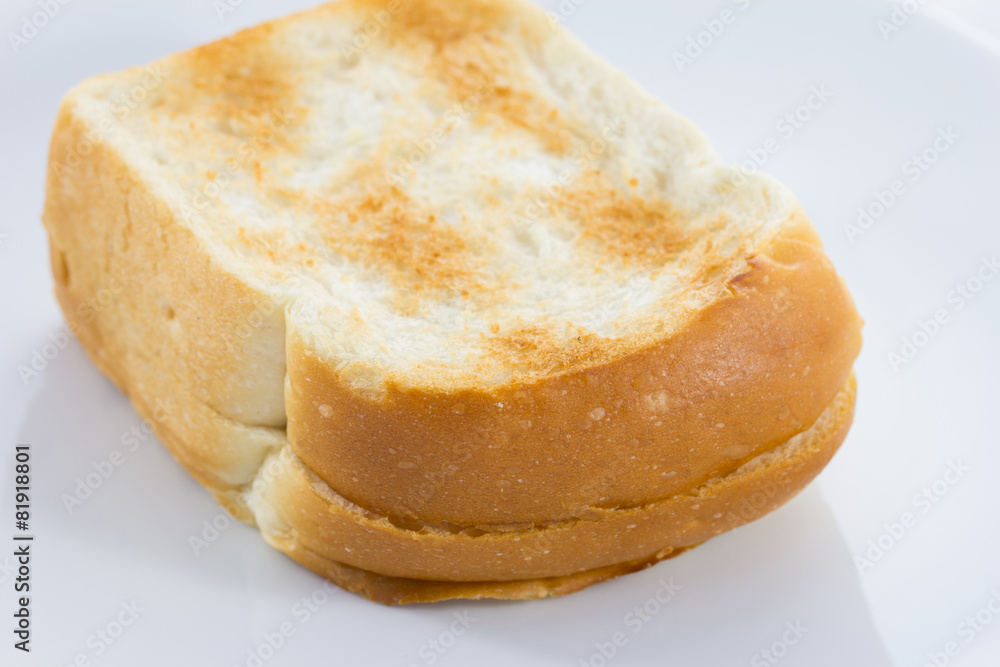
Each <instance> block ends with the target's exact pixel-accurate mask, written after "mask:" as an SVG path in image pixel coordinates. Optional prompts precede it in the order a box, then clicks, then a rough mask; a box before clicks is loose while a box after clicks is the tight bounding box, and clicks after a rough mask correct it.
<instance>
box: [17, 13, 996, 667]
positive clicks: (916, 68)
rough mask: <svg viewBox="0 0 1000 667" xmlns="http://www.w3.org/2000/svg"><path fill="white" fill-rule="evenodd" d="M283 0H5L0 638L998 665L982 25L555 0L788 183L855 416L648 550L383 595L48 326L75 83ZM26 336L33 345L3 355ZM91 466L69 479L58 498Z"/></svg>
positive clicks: (691, 660) (527, 658)
mask: <svg viewBox="0 0 1000 667" xmlns="http://www.w3.org/2000/svg"><path fill="white" fill-rule="evenodd" d="M310 4H313V3H310V2H305V1H295V2H283V3H281V4H280V6H279V4H278V3H276V2H272V3H262V2H257V3H254V2H242V0H218V1H216V2H210V1H209V0H180V1H173V2H165V1H163V2H155V3H154V2H143V3H136V2H126V1H125V0H94V1H92V2H87V3H69V4H66V5H63V4H60V3H59V2H55V0H52V1H50V2H47V3H46V2H41V3H38V2H34V1H29V2H22V1H20V0H18V1H17V2H5V3H4V5H5V6H4V9H3V16H2V19H0V25H2V26H3V27H4V31H5V37H6V39H7V42H8V45H7V46H9V47H10V48H9V49H7V47H3V48H4V49H7V50H6V51H4V52H3V55H2V56H0V76H2V78H0V99H2V100H3V102H2V105H0V137H2V139H0V145H2V146H3V151H4V152H3V157H2V161H0V212H2V216H0V274H2V278H0V280H2V285H3V290H2V292H0V299H2V300H3V308H2V312H3V313H4V314H5V315H4V325H3V327H2V329H0V362H2V363H0V406H2V408H0V498H2V501H0V516H2V517H3V519H2V521H0V525H2V526H4V528H3V529H0V542H2V546H0V554H3V555H0V615H2V616H3V618H6V619H8V621H7V622H6V626H10V625H11V622H10V619H11V618H12V616H11V615H12V614H13V613H14V608H15V593H14V590H13V586H14V584H15V578H16V577H17V574H16V571H15V570H14V565H15V562H14V558H13V556H12V555H11V554H12V552H13V549H14V547H13V546H12V545H13V544H14V541H13V540H12V537H13V535H14V534H15V533H16V532H19V531H16V530H15V528H14V525H13V521H14V516H13V514H14V501H13V486H14V471H13V465H14V455H15V449H14V448H15V445H16V444H18V443H30V445H31V452H32V464H31V465H32V481H31V484H32V489H33V494H32V501H31V502H32V509H31V511H32V516H31V526H30V527H31V530H30V532H31V534H33V535H34V536H35V540H34V542H33V543H32V547H31V549H32V552H31V553H32V561H31V605H30V608H31V612H32V616H31V619H32V643H31V646H32V652H31V653H30V654H27V655H26V654H23V653H21V652H20V651H15V650H14V649H13V648H12V644H13V642H14V640H13V637H12V635H11V634H10V631H9V630H5V631H4V634H3V636H4V637H5V639H4V640H3V646H2V647H0V656H2V657H0V663H2V664H4V665H70V664H79V665H87V664H93V665H108V666H111V665H128V666H133V665H144V666H149V667H156V666H158V665H175V664H176V665H225V666H231V665H241V666H244V667H248V666H252V665H267V666H269V667H270V666H272V665H275V666H277V665H311V664H328V665H351V666H355V665H358V666H364V665H373V666H374V665H377V666H379V667H384V666H392V665H399V666H401V667H408V666H410V665H417V666H424V665H427V666H430V665H442V666H448V665H477V666H480V665H481V666H489V665H513V664H516V665H524V666H534V665H569V666H578V665H593V666H595V667H597V666H600V665H699V666H700V665H712V666H714V665H747V664H749V665H751V666H757V665H774V664H781V665H783V666H788V667H792V666H795V665H802V666H808V667H818V666H826V665H831V666H833V665H836V666H841V665H858V666H866V667H867V666H882V665H900V666H903V665H914V666H917V665H923V664H931V665H937V666H938V667H940V666H941V665H946V664H947V665H968V666H977V665H996V664H998V660H1000V520H998V512H1000V484H998V483H997V480H998V479H1000V447H998V444H1000V443H998V435H997V429H996V426H995V424H994V423H993V421H992V419H993V418H994V417H995V414H996V412H997V411H998V407H1000V400H998V399H1000V345H998V338H1000V269H997V268H991V267H995V263H996V261H997V259H998V257H1000V224H998V223H1000V205H998V201H1000V199H998V197H997V189H998V187H1000V186H998V176H1000V168H998V156H1000V123H998V122H997V116H998V112H1000V59H998V54H1000V50H994V51H991V50H990V48H989V43H988V42H986V41H981V42H976V41H975V39H973V38H972V37H970V34H973V33H974V31H971V32H970V31H967V32H965V33H960V32H958V31H956V30H955V29H954V27H953V26H951V25H950V24H949V25H946V24H945V23H943V22H942V21H940V20H937V17H938V15H939V13H936V11H935V9H936V8H935V7H933V6H932V5H929V6H928V7H925V8H922V9H921V10H920V11H918V12H916V13H915V14H914V15H912V16H910V15H907V14H905V13H904V14H902V15H899V14H897V15H896V16H895V17H894V16H893V8H892V6H889V5H886V4H881V3H877V2H863V1H861V0H810V1H809V2H801V1H800V0H772V1H770V2H763V1H762V0H719V1H717V2H714V3H704V2H696V1H694V0H683V1H681V0H675V1H673V2H669V3H668V2H653V1H646V2H639V1H634V2H616V3H612V2H609V1H606V0H590V1H589V2H586V1H582V2H581V0H565V1H564V2H562V5H561V6H562V7H563V8H564V10H563V14H564V15H563V16H561V20H563V21H564V22H565V23H566V25H567V26H568V27H569V28H570V29H571V30H572V31H574V32H575V33H576V34H578V35H579V36H580V37H581V38H582V39H583V40H584V41H585V42H587V43H588V44H589V45H590V46H591V47H592V48H594V49H595V50H596V51H598V52H599V53H600V54H602V55H603V56H605V57H606V58H608V59H610V60H611V61H612V62H613V63H615V64H616V65H618V66H619V67H621V68H622V69H623V70H625V71H626V72H627V73H629V74H630V75H631V76H633V77H634V78H636V79H637V80H638V81H639V82H640V83H642V84H643V85H644V86H646V87H647V88H648V89H649V90H651V91H652V92H654V93H655V94H656V95H658V96H659V97H660V98H661V99H663V100H664V101H665V102H666V103H667V104H669V105H670V106H672V107H674V108H675V109H677V110H679V111H680V112H682V113H684V114H685V115H687V116H688V117H690V118H691V119H693V120H694V121H695V122H696V123H698V124H699V125H700V126H701V127H702V129H703V130H704V131H705V132H706V133H707V134H708V136H709V137H711V139H712V140H713V141H714V142H715V144H716V146H717V147H718V148H719V150H720V151H721V152H722V154H723V155H724V156H725V157H726V159H727V160H732V161H734V162H746V161H753V160H756V162H758V163H762V167H763V169H765V170H766V171H769V172H771V173H773V174H775V175H776V176H778V177H779V178H780V179H782V180H783V181H784V182H786V183H787V184H788V185H789V186H790V187H791V188H792V189H793V191H794V192H796V193H797V195H798V196H799V198H800V199H801V200H802V202H803V204H804V206H805V208H806V210H807V211H808V212H809V214H810V216H811V217H812V219H813V221H814V223H815V225H816V227H817V228H818V229H819V231H820V233H821V235H822V236H823V238H824V241H825V243H826V245H827V248H828V252H829V254H830V256H831V257H832V258H833V260H834V263H835V264H836V266H837V268H838V270H839V271H840V272H841V273H842V274H843V275H844V277H845V279H846V280H847V282H848V284H849V286H850V288H851V290H852V293H853V294H854V296H855V299H856V301H857V304H858V308H859V309H860V311H861V313H862V314H863V316H864V317H865V319H866V322H867V324H866V327H865V348H864V351H863V353H862V356H861V359H860V360H859V362H858V366H857V369H858V376H859V383H860V395H859V405H858V413H857V418H856V422H855V426H854V428H853V430H852V432H851V435H850V436H849V438H848V440H847V442H846V444H845V445H844V447H843V448H842V450H841V451H840V453H839V454H838V455H837V457H836V458H835V459H834V461H833V462H832V463H831V465H830V466H829V467H828V468H827V470H826V471H825V472H824V473H823V474H822V475H821V476H820V478H819V479H818V480H817V481H816V482H815V483H814V484H813V485H812V486H811V487H810V488H809V489H808V490H807V491H806V492H805V493H803V494H802V495H801V496H799V497H798V498H797V499H795V500H794V501H793V502H791V503H789V504H788V505H787V506H785V507H784V508H782V509H781V510H779V511H777V512H775V513H773V514H772V515H770V516H768V517H766V518H764V519H763V520H761V521H759V522H757V523H755V524H753V525H751V526H747V527H744V528H742V529H740V530H738V531H735V532H734V533H730V534H727V535H724V536H722V537H720V538H718V539H716V540H714V541H712V542H710V543H708V544H706V545H704V546H702V547H700V548H698V549H696V550H694V551H692V552H690V553H688V554H685V555H683V556H681V557H679V558H676V559H674V560H670V561H667V562H664V563H662V564H660V565H658V566H656V567H654V568H651V569H649V570H646V571H644V572H641V573H638V574H635V575H631V576H628V577H624V578H621V579H618V580H615V581H612V582H608V583H606V584H602V585H599V586H596V587H593V588H591V589H589V590H586V591H584V592H582V593H579V594H576V595H573V596H570V597H567V598H562V599H555V600H546V601H540V602H528V603H498V602H485V603H446V604H440V605H434V606H413V607H404V608H385V607H382V606H379V605H376V604H372V603H369V602H367V601H365V600H363V599H361V598H358V597H355V596H353V595H349V594H347V593H344V592H341V591H338V590H332V591H331V590H329V589H327V588H326V587H324V586H323V585H322V582H321V581H320V580H319V579H317V578H316V577H314V576H313V575H312V574H310V573H309V572H307V571H305V570H303V569H301V568H300V567H298V566H297V565H295V564H294V563H293V562H291V561H290V560H288V559H287V558H285V557H284V556H283V555H282V554H280V553H278V552H276V551H274V550H272V549H270V548H269V547H267V546H266V545H265V544H264V543H263V542H262V540H261V539H260V538H259V536H258V535H257V533H256V532H255V531H254V530H253V529H250V528H248V527H246V526H243V525H241V524H238V523H235V522H233V521H231V520H228V519H227V518H226V516H225V515H224V514H223V513H222V511H221V510H220V509H219V508H218V507H217V506H216V504H215V503H214V501H213V500H212V499H211V497H210V496H209V495H208V493H206V492H205V491H203V490H202V489H201V488H200V487H199V486H198V485H197V484H195V483H194V482H193V481H192V480H191V479H190V478H189V477H188V476H187V475H186V474H185V473H184V472H183V471H182V470H181V469H180V467H179V466H177V465H176V464H175V463H174V462H173V461H172V459H171V458H170V457H169V455H168V454H167V453H166V452H165V450H164V449H163V448H162V446H161V445H160V444H159V443H158V442H156V440H155V439H154V438H152V437H150V436H148V434H147V432H145V431H144V430H143V429H142V423H141V422H140V420H139V418H138V417H137V416H136V415H135V413H134V412H133V411H132V410H131V408H130V407H129V405H128V403H127V401H126V400H125V399H124V398H123V397H122V396H121V395H120V394H118V393H117V392H116V390H115V389H114V388H113V387H112V386H111V385H110V383H108V382H107V381H106V380H104V379H103V378H102V377H101V376H100V375H99V374H98V372H97V371H96V370H95V369H94V368H93V367H92V366H91V364H90V363H89V362H88V360H87V359H86V358H85V356H84V354H83V352H82V351H81V349H80V347H79V345H77V344H76V342H75V341H72V340H67V339H65V338H64V337H63V336H62V332H63V331H64V324H63V320H62V317H61V315H60V313H59V311H58V309H57V307H56V305H55V301H54V298H53V297H52V294H51V278H50V276H49V272H48V259H47V248H46V242H45V237H44V233H43V231H42V228H41V225H40V223H39V222H38V216H39V212H40V210H41V206H42V200H43V190H42V186H43V182H44V170H45V158H46V150H47V145H48V137H49V133H50V131H51V126H52V122H53V119H54V117H55V111H56V108H57V105H58V103H59V100H60V98H61V97H62V95H63V94H64V93H65V91H66V90H67V89H68V88H69V87H70V86H72V85H73V84H74V83H76V82H78V81H79V80H81V79H83V78H85V77H86V76H90V75H92V74H96V73H99V72H104V71H114V70H118V69H122V68H124V67H127V66H131V65H136V64H141V63H145V62H148V61H151V60H154V59H156V58H158V57H161V56H163V55H166V54H169V53H172V52H175V51H178V50H181V49H185V48H189V47H191V46H193V45H195V44H198V43H202V42H206V41H210V40H212V39H215V38H217V37H220V36H222V35H224V34H227V33H230V32H232V31H234V30H236V29H237V28H240V27H245V26H249V25H252V24H255V23H257V22H259V21H261V20H264V19H266V18H270V17H273V16H277V15H280V14H282V13H287V12H289V11H291V10H293V9H297V8H305V7H307V6H309V5H310ZM41 5H46V6H50V7H49V9H50V12H53V11H54V12H55V13H54V15H53V16H51V18H48V17H46V18H45V20H44V25H43V26H42V27H41V28H38V29H37V30H35V31H34V32H33V33H32V31H31V30H30V29H28V28H26V27H25V24H24V22H23V21H24V20H28V21H31V20H33V17H34V15H35V14H37V12H39V11H41V10H40V9H39V7H40V6H41ZM547 6H549V7H553V8H555V9H556V11H559V7H560V3H559V2H549V3H547ZM52 7H56V9H55V10H53V9H52ZM569 10H572V11H569ZM723 12H726V13H725V14H724V13H723ZM894 20H895V23H893V21H894ZM880 21H882V22H884V23H881V24H880ZM36 22H38V23H43V21H42V20H41V19H38V20H37V21H36ZM886 26H891V27H886ZM894 28H896V29H894ZM15 33H16V34H18V35H27V34H28V33H31V34H30V36H28V37H25V38H24V39H23V41H21V42H18V41H17V40H16V39H15V40H12V39H11V37H10V34H15ZM973 36H974V34H973ZM699 42H700V43H699ZM692 44H693V45H694V46H691V45H692ZM748 167H755V165H754V164H753V162H750V163H749V164H748ZM987 278H990V279H987ZM50 343H52V345H54V346H50V347H46V345H49V344H50ZM36 352H37V353H39V354H43V353H44V354H45V355H46V356H48V357H51V358H45V359H44V368H42V369H41V371H40V373H39V374H38V375H37V376H34V375H29V376H26V377H25V376H24V374H23V373H22V372H21V370H23V368H22V367H26V366H30V365H31V363H32V358H33V356H34V355H35V354H36ZM893 355H897V356H893ZM43 358H44V357H43ZM114 450H118V451H119V452H120V455H119V456H120V458H117V457H116V458H115V460H116V461H118V462H119V465H113V464H109V463H108V462H109V461H110V459H111V457H112V456H113V455H112V452H113V451H114ZM109 466H110V467H109ZM102 471H103V474H102ZM95 473H96V475H97V477H95V476H94V474H95ZM88 475H90V476H91V477H90V481H91V482H93V484H92V486H94V487H95V488H93V489H90V495H89V496H88V497H87V498H85V499H84V500H83V501H82V502H81V503H80V504H78V505H74V506H73V507H72V508H69V509H68V508H67V506H66V502H65V499H66V497H67V496H68V495H73V494H75V493H76V492H77V487H78V485H79V484H80V483H81V480H83V481H84V483H85V482H86V480H87V477H88ZM80 495H84V494H83V493H82V492H81V494H80ZM199 540H200V541H199ZM663 600H666V602H663ZM991 606H992V608H991ZM618 633H620V634H618ZM616 637H617V639H618V644H619V645H615V643H614V640H615V638H616ZM274 646H277V648H272V647H274Z"/></svg>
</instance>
